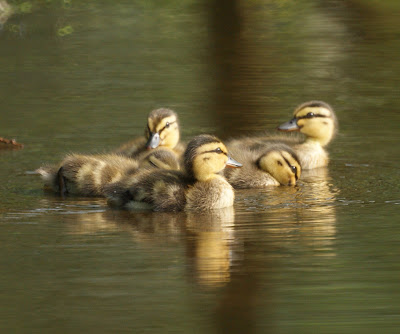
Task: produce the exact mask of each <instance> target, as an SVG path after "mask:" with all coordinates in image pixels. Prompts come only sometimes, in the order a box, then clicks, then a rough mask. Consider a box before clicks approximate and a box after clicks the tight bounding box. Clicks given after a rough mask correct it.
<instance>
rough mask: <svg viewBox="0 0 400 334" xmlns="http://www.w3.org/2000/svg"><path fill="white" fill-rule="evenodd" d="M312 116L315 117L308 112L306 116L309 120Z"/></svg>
mask: <svg viewBox="0 0 400 334" xmlns="http://www.w3.org/2000/svg"><path fill="white" fill-rule="evenodd" d="M314 116H315V115H314V113H313V112H309V113H308V114H307V115H306V117H307V118H311V117H314Z"/></svg>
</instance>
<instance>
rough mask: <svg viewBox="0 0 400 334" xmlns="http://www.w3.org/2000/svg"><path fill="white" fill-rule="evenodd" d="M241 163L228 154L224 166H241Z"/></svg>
mask: <svg viewBox="0 0 400 334" xmlns="http://www.w3.org/2000/svg"><path fill="white" fill-rule="evenodd" d="M242 166H243V165H242V164H241V163H240V162H237V161H236V160H234V159H232V158H231V157H229V156H228V161H227V162H226V167H233V168H237V167H242Z"/></svg>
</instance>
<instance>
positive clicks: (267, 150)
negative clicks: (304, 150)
mask: <svg viewBox="0 0 400 334" xmlns="http://www.w3.org/2000/svg"><path fill="white" fill-rule="evenodd" d="M228 148H229V152H231V153H232V155H233V156H235V158H237V159H238V160H240V161H242V162H243V167H242V168H240V169H225V170H224V174H225V177H226V179H227V180H228V182H229V183H230V184H231V185H232V186H233V187H234V188H263V187H267V186H279V185H286V186H295V185H296V182H297V180H298V178H299V177H300V175H301V166H300V163H299V159H298V158H297V155H296V153H294V151H293V150H292V149H291V148H290V147H288V146H287V145H285V144H272V145H265V144H263V145H262V146H260V148H259V149H244V148H242V147H236V148H235V147H233V148H231V147H230V146H229V144H228Z"/></svg>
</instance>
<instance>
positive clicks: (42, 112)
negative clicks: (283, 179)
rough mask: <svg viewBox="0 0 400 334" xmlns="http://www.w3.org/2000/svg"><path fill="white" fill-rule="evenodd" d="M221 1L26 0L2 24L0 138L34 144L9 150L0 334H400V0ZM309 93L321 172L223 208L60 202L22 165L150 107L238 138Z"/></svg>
mask: <svg viewBox="0 0 400 334" xmlns="http://www.w3.org/2000/svg"><path fill="white" fill-rule="evenodd" d="M221 3H222V2H215V3H214V2H212V1H209V2H208V3H207V4H203V3H202V2H196V1H179V2H178V1H172V2H168V4H166V3H165V2H162V1H158V2H153V3H148V2H144V1H143V2H142V1H135V2H130V3H124V2H118V3H113V4H111V3H109V2H106V1H103V2H99V1H96V2H86V3H85V4H82V3H71V2H66V1H64V2H51V1H49V2H47V5H46V2H32V3H28V4H31V5H32V6H31V7H29V6H28V5H27V3H25V5H23V7H22V9H21V7H20V11H21V12H20V13H17V14H14V15H12V16H11V17H9V18H8V20H7V21H6V22H5V23H3V25H2V30H0V45H1V57H0V78H1V80H0V88H1V89H0V101H1V106H2V108H1V122H0V136H3V137H5V138H16V139H17V140H18V141H19V142H22V143H24V144H25V147H24V149H23V150H17V151H5V150H2V151H0V196H1V203H0V229H1V231H0V236H1V237H0V240H1V243H0V245H1V246H0V247H1V256H0V268H1V272H2V275H1V279H0V280H1V285H0V286H1V292H0V303H1V305H2V310H1V311H0V328H1V329H2V330H3V331H4V332H15V333H24V332H26V333H28V332H29V333H31V332H40V333H54V332H55V331H57V332H59V333H70V332H82V331H90V332H94V331H96V332H98V333H109V332H130V333H131V332H151V333H165V332H174V333H188V332H189V333H191V332H198V333H227V332H240V333H244V332H246V333H267V332H268V333H310V332H318V333H332V332H336V333H337V332H340V333H376V332H377V331H378V330H379V331H380V332H385V333H396V332H397V328H398V327H399V325H400V318H399V311H400V300H399V299H398V298H396V296H397V295H398V294H399V292H400V289H399V285H398V277H399V273H400V265H399V261H398V254H399V251H400V246H399V245H400V243H399V241H400V240H399V239H400V237H399V235H400V233H399V232H400V227H399V225H398V217H399V214H398V213H399V205H400V191H399V180H400V172H399V168H398V165H399V162H400V155H399V150H398V142H399V134H398V124H399V121H400V118H399V117H400V116H399V113H398V112H397V111H398V108H399V107H400V104H399V102H398V101H399V94H398V87H399V80H400V79H399V78H400V76H399V70H400V61H399V57H398V53H399V51H400V42H399V39H398V36H399V31H400V29H399V28H400V26H399V23H398V22H399V20H398V16H397V14H396V13H397V12H398V11H397V12H396V11H395V9H396V6H397V5H396V4H395V2H394V1H393V2H387V3H386V4H385V5H382V8H380V7H379V8H374V9H373V10H366V8H367V7H365V6H369V5H374V3H373V2H372V1H371V2H368V1H367V2H364V3H361V2H359V1H348V2H347V4H346V2H339V1H328V2H324V4H322V3H321V2H319V1H311V0H309V1H308V0H305V1H302V2H301V3H299V2H296V3H295V2H290V1H286V2H282V1H265V2H258V3H251V4H245V3H244V2H243V3H239V4H238V5H237V8H236V10H235V8H233V9H232V8H229V5H226V4H225V5H223V4H221ZM232 3H233V2H232ZM223 6H226V7H223ZM215 13H216V14H215ZM310 99H321V100H324V101H327V102H329V103H330V104H332V105H333V106H334V108H335V110H336V112H337V115H338V119H339V122H340V132H339V134H338V136H337V137H336V138H335V140H334V142H333V143H332V144H331V145H330V147H329V151H330V154H331V159H332V161H331V164H330V165H329V167H328V168H327V169H321V170H317V171H310V172H305V173H304V174H303V177H302V180H301V182H300V184H299V186H298V187H296V188H288V187H279V188H273V189H266V190H242V191H238V192H237V195H236V202H235V206H234V207H233V208H228V209H225V210H221V211H219V212H217V213H214V214H201V215H198V214H196V215H194V214H191V213H179V214H170V213H163V214H160V213H143V212H142V213H129V212H124V211H118V210H117V211H116V210H111V209H109V208H107V205H106V203H105V201H104V200H103V199H87V198H86V199H85V198H67V199H60V198H57V197H54V196H50V195H46V194H45V193H44V192H43V191H42V183H41V181H40V180H39V179H38V177H37V176H36V175H32V173H30V172H32V171H33V170H35V169H36V168H37V167H39V166H40V165H42V164H43V163H52V162H56V161H59V160H60V159H61V158H62V157H63V156H64V154H65V153H67V152H83V153H92V152H106V151H108V150H111V149H112V148H115V147H117V146H118V145H119V144H120V143H122V142H124V141H126V140H128V139H130V138H131V137H132V136H135V135H140V134H142V133H143V130H144V125H145V124H144V123H145V119H146V115H147V113H148V112H149V111H150V110H151V109H153V108H155V107H159V106H166V107H170V108H173V109H175V110H176V111H177V112H178V114H179V117H180V120H181V126H182V133H183V138H184V139H188V138H190V137H191V136H192V135H194V134H198V133H203V132H211V133H216V134H217V135H219V136H221V137H223V138H227V137H232V136H237V135H243V134H252V133H258V131H262V130H265V129H270V130H272V129H274V127H276V126H277V125H278V124H280V123H282V122H284V121H286V120H288V119H289V118H290V116H291V113H292V110H293V109H294V107H295V106H296V105H297V104H299V103H301V102H303V101H306V100H310Z"/></svg>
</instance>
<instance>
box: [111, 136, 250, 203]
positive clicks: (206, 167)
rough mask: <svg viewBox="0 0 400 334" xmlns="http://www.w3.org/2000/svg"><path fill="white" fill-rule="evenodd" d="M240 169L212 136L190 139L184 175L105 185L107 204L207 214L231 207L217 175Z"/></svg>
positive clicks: (228, 190)
mask: <svg viewBox="0 0 400 334" xmlns="http://www.w3.org/2000/svg"><path fill="white" fill-rule="evenodd" d="M226 166H230V167H241V166H242V165H241V164H240V163H239V162H237V161H235V160H233V159H232V158H230V157H229V156H228V150H227V149H226V147H225V145H224V144H223V143H222V142H221V141H220V140H219V139H218V138H217V137H214V136H211V135H200V136H197V137H195V138H193V139H192V140H191V141H190V142H189V143H188V145H187V148H186V150H185V153H184V167H185V171H173V170H156V171H144V172H140V173H138V174H136V175H132V176H127V177H125V178H124V179H122V180H121V181H119V182H114V183H110V184H108V185H107V186H106V187H105V189H104V192H105V195H106V197H107V198H108V201H109V204H110V205H112V206H121V207H125V208H131V209H137V208H151V209H153V210H154V211H180V210H196V211H208V210H212V209H219V208H224V207H229V206H232V205H233V201H234V197H235V195H234V192H233V188H232V186H231V185H230V184H229V183H228V182H227V181H226V179H225V178H224V177H223V176H221V175H220V174H219V173H220V172H221V171H222V170H223V169H224V168H225V167H226Z"/></svg>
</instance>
